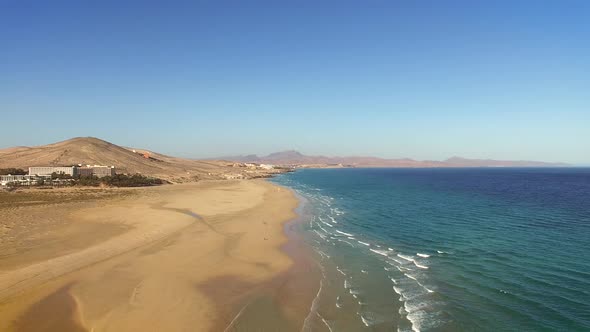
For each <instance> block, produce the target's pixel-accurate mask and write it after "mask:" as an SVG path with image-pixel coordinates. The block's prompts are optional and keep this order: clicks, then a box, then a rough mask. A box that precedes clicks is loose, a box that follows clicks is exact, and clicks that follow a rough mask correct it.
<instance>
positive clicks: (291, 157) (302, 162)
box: [222, 150, 569, 167]
mask: <svg viewBox="0 0 590 332" xmlns="http://www.w3.org/2000/svg"><path fill="white" fill-rule="evenodd" d="M222 159H224V160H231V161H236V162H242V163H260V164H275V165H292V166H303V167H559V166H569V165H568V164H565V163H547V162H540V161H526V160H516V161H510V160H492V159H467V158H461V157H452V158H449V159H446V160H444V161H433V160H414V159H409V158H402V159H384V158H378V157H354V156H353V157H326V156H307V155H304V154H302V153H300V152H298V151H294V150H289V151H282V152H275V153H271V154H269V155H267V156H261V157H259V156H257V155H246V156H235V157H224V158H222Z"/></svg>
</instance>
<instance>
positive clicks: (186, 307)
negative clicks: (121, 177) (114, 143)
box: [0, 180, 313, 331]
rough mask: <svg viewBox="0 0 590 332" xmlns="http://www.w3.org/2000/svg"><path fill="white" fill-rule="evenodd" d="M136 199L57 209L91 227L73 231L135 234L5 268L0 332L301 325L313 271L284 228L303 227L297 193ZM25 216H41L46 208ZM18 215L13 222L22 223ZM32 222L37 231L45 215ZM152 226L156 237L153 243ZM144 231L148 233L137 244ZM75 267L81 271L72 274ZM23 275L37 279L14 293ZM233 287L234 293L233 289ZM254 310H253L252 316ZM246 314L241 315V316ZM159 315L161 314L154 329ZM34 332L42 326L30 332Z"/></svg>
mask: <svg viewBox="0 0 590 332" xmlns="http://www.w3.org/2000/svg"><path fill="white" fill-rule="evenodd" d="M137 192H138V194H137V195H134V196H132V197H129V198H124V199H122V200H112V201H109V200H106V201H101V202H100V203H96V202H91V203H83V204H81V205H82V206H83V207H82V208H80V209H78V208H79V207H78V206H76V210H75V211H69V205H68V204H70V203H65V204H64V205H60V206H59V207H58V208H55V207H52V209H53V211H56V210H60V209H61V210H60V211H61V212H63V213H64V215H66V214H67V215H68V216H72V215H74V216H75V217H77V218H80V219H83V218H82V216H88V215H91V216H92V217H88V218H89V220H83V221H74V223H80V224H83V223H84V222H90V219H92V218H94V219H101V218H102V220H108V221H105V225H103V226H104V227H109V226H112V225H108V224H109V223H114V224H117V222H119V221H120V220H119V219H125V222H124V223H123V224H125V225H126V227H130V230H125V231H124V232H123V233H122V234H117V235H114V236H111V237H110V238H109V239H107V240H105V241H103V242H100V243H99V244H93V245H91V246H89V247H87V248H84V249H81V250H78V251H75V252H73V253H70V254H66V255H65V256H64V255H58V256H57V257H54V258H50V259H44V260H41V261H37V262H33V263H31V262H28V263H27V264H28V265H26V266H25V267H22V266H19V265H18V264H15V265H14V266H15V267H16V271H17V272H14V270H10V267H6V266H5V267H4V268H3V269H2V268H0V281H1V280H4V283H2V282H0V294H3V295H2V296H1V298H0V321H2V322H4V323H2V324H0V330H9V331H33V330H38V329H39V327H40V325H39V324H42V322H43V321H44V318H47V319H49V321H53V322H55V323H60V324H61V325H59V326H62V328H61V329H60V330H63V331H68V330H69V331H87V330H91V329H92V330H94V331H108V330H118V331H120V330H130V329H141V328H143V329H147V330H150V329H158V328H161V329H162V328H163V329H168V330H177V329H183V328H186V327H189V326H190V327H191V329H192V330H194V329H195V327H197V330H203V331H208V330H217V329H214V328H215V327H219V326H221V324H226V327H227V325H229V324H230V322H232V321H233V324H234V325H233V326H235V324H239V325H240V326H243V324H248V319H250V318H251V317H257V316H258V315H260V314H264V312H265V311H268V310H270V309H276V310H277V312H280V313H281V314H284V317H285V319H284V320H283V321H280V320H279V321H273V322H271V324H284V323H288V324H291V325H292V326H293V327H296V326H297V324H298V323H297V321H298V320H299V318H298V317H299V315H300V314H301V312H302V310H303V309H302V308H304V307H305V304H304V302H305V298H306V296H305V295H304V296H301V295H300V292H301V291H305V289H307V288H309V286H310V285H312V284H313V282H311V281H310V282H309V283H307V284H306V283H303V284H302V283H301V281H302V280H303V281H305V280H309V278H306V277H305V276H307V275H309V273H308V272H309V271H310V268H309V265H306V263H305V260H304V258H303V256H304V255H300V254H302V253H296V251H297V250H298V249H297V248H299V249H300V247H297V244H296V243H295V242H293V241H292V240H291V239H290V238H289V236H288V234H287V233H288V228H289V227H290V226H288V225H291V222H295V220H297V216H296V214H295V211H294V209H295V208H296V206H297V204H298V200H297V199H296V198H295V197H294V193H293V192H292V191H291V190H290V189H288V188H285V187H281V186H279V185H277V184H274V183H271V182H268V181H265V180H248V181H220V182H207V183H201V184H187V185H174V186H165V187H157V189H151V188H149V189H146V190H138V191H137ZM162 202H163V203H162ZM23 209H24V211H33V212H34V211H37V210H35V209H38V210H39V211H44V210H43V208H42V207H37V208H35V209H33V210H30V209H31V208H30V207H25V208H23ZM20 212H22V210H20V211H17V212H16V213H15V214H14V215H13V216H12V217H14V218H20V217H19V213H20ZM33 212H31V215H32V216H33V217H31V218H33V220H34V217H35V213H37V212H35V213H33ZM0 213H5V212H4V210H0ZM56 213H57V212H56ZM146 213H148V214H149V217H147V215H148V214H146ZM117 220H119V221H117ZM261 220H262V222H260V221H261ZM162 225H165V227H166V228H165V229H164V230H163V229H162V227H164V226H162ZM147 226H150V227H153V229H152V233H150V232H148V231H147V230H148V228H146V227H147ZM139 229H141V230H142V231H143V232H144V233H142V234H139V233H138V232H139V231H138V230H139ZM145 232H147V233H145ZM86 236H90V237H92V235H91V234H90V235H88V234H86ZM109 236H110V235H109ZM195 239H198V240H197V241H195ZM133 241H136V242H133ZM64 243H65V242H64ZM105 243H106V244H105ZM115 243H119V244H121V247H117V246H115V245H114V244H115ZM130 243H135V245H129V244H130ZM123 244H124V245H123ZM125 245H126V246H125ZM107 248H108V249H110V250H107V251H105V249H107ZM289 248H291V249H289ZM269 249H273V250H269ZM295 249H296V250H295ZM293 250H295V251H293ZM105 252H106V253H105ZM56 253H57V254H59V253H60V251H56ZM98 253H101V254H102V255H103V256H101V255H99V254H98ZM187 253H190V255H187ZM64 257H66V258H64ZM72 257H73V258H72ZM68 260H71V261H73V262H75V263H73V264H65V265H64V264H63V262H64V261H68ZM0 261H1V258H0ZM56 262H57V263H56ZM60 262H61V263H62V264H61V265H60V264H58V263H60ZM31 266H33V267H36V268H31ZM40 266H42V267H44V268H45V269H39V267H40ZM48 267H59V269H57V270H51V269H49V270H47V268H48ZM66 267H67V268H66ZM23 269H25V270H27V269H28V270H27V271H28V273H23V272H22V271H21V270H23ZM18 271H21V272H18ZM23 276H29V277H31V278H32V279H29V281H28V282H27V283H25V284H21V285H20V286H19V288H17V289H16V290H15V289H14V288H11V287H7V285H9V284H10V283H7V282H6V280H9V281H12V282H14V281H16V282H18V283H20V282H21V281H22V280H23V279H19V278H20V277H23ZM2 278H4V279H2ZM35 278H37V279H35ZM39 278H41V279H39ZM19 280H20V281H19ZM228 285H233V286H235V287H233V286H232V287H229V289H228V287H227V286H228ZM66 286H67V287H66ZM64 287H65V288H64ZM7 289H8V292H7ZM294 291H297V294H296V295H293V294H295V293H293V292H294ZM2 292H4V293H2ZM304 293H305V292H304ZM307 293H309V292H307ZM246 300H248V301H249V302H248V303H249V304H248V305H247V306H246V307H244V306H243V305H244V301H246ZM56 303H59V305H56ZM67 303H69V305H68V304H67ZM269 304H270V305H269ZM240 306H241V307H242V309H240V311H239V312H241V314H240V315H238V312H236V309H235V308H240ZM57 308H70V309H71V311H72V312H71V313H70V314H69V316H68V317H69V318H67V317H66V318H64V317H61V318H59V317H57V318H56V317H51V316H52V313H53V312H54V311H55V310H57ZM219 308H232V309H231V310H229V311H226V312H223V310H221V311H220V310H219ZM172 309H174V310H172ZM306 309H308V307H307V308H306ZM154 310H155V311H154ZM151 312H159V313H165V314H161V315H160V317H159V318H158V319H156V317H154V315H153V314H151ZM232 314H235V315H238V316H237V318H236V316H232ZM53 316H55V315H53ZM62 316H63V315H62ZM207 317H209V319H207ZM211 317H215V318H211ZM34 321H37V323H36V324H37V325H35V324H33V325H31V324H29V323H31V322H34ZM68 322H69V323H68ZM73 322H78V323H76V324H74V323H73ZM255 322H257V323H260V321H256V320H255ZM64 324H65V325H64ZM68 326H69V327H68ZM65 327H67V328H65ZM230 330H231V329H230ZM293 330H300V328H299V329H297V328H294V329H293Z"/></svg>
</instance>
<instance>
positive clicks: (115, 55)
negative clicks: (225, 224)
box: [0, 0, 590, 164]
mask: <svg viewBox="0 0 590 332" xmlns="http://www.w3.org/2000/svg"><path fill="white" fill-rule="evenodd" d="M588 17H590V2H588V1H542V2H541V1H410V0H408V1H358V2H352V1H337V2H336V1H334V2H329V1H309V2H308V1H299V2H286V1H268V2H257V1H206V2H197V1H193V3H189V2H174V1H159V2H156V1H136V2H133V1H131V2H125V3H123V2H120V1H95V2H84V1H71V2H62V1H37V2H34V1H3V2H0V113H1V115H2V119H3V120H2V121H1V122H2V128H1V129H0V148H3V147H8V146H14V145H41V144H47V143H50V142H55V141H59V140H63V139H67V138H71V137H75V136H95V137H99V138H102V139H106V140H108V141H111V142H113V143H116V144H120V145H126V146H137V147H145V148H149V149H152V150H155V151H159V152H163V153H168V154H173V155H179V156H185V157H212V156H223V155H232V154H250V153H258V154H266V153H269V152H274V151H278V150H284V149H297V150H300V151H301V152H304V153H307V154H326V155H375V156H381V157H410V158H416V159H444V158H447V157H450V156H453V155H459V156H464V157H472V158H495V159H533V160H546V161H566V162H571V163H576V164H590V42H589V41H590V20H588ZM14 117H17V118H19V120H18V122H19V123H20V125H15V124H14V120H12V119H11V120H7V118H14Z"/></svg>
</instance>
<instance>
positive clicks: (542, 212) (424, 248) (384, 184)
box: [274, 168, 590, 331]
mask: <svg viewBox="0 0 590 332" xmlns="http://www.w3.org/2000/svg"><path fill="white" fill-rule="evenodd" d="M274 181H275V182H277V183H279V184H281V185H284V186H287V187H290V188H292V189H294V190H295V191H296V192H297V193H298V194H299V195H300V196H301V199H302V201H303V202H304V204H303V206H302V208H301V212H300V213H301V219H302V222H301V223H299V226H298V228H299V231H300V232H301V234H303V238H304V239H305V241H306V242H307V243H308V244H309V246H310V247H311V248H313V251H314V252H315V254H314V259H315V260H316V261H317V264H318V267H319V269H320V270H321V271H322V275H323V277H322V280H321V288H320V290H319V292H318V295H317V297H316V299H315V301H314V304H313V307H312V310H311V312H310V315H309V316H308V317H307V319H306V323H305V324H306V329H308V330H314V331H316V330H317V331H322V330H325V331H412V330H413V331H590V169H588V168H535V169H533V168H471V169H306V170H299V171H297V172H294V173H290V174H285V175H281V176H279V177H277V178H275V179H274Z"/></svg>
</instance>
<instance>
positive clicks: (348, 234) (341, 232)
mask: <svg viewBox="0 0 590 332" xmlns="http://www.w3.org/2000/svg"><path fill="white" fill-rule="evenodd" d="M336 233H340V234H342V235H346V236H354V234H350V233H346V232H343V231H339V230H336Z"/></svg>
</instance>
